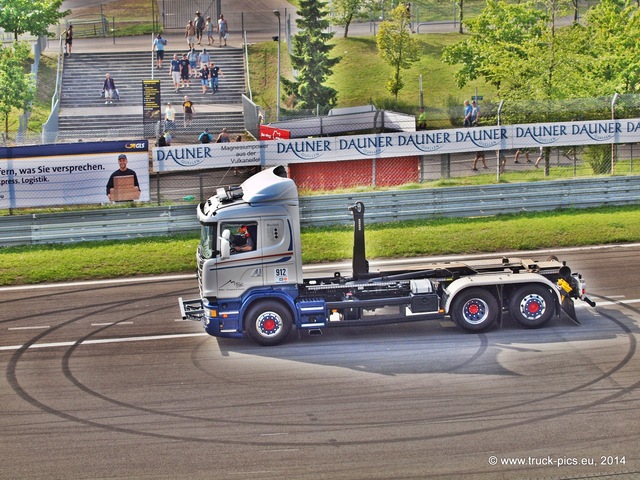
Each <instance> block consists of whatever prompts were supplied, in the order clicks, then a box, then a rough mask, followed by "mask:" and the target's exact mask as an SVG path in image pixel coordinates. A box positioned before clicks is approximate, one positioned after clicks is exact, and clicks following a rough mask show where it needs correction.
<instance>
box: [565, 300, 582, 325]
mask: <svg viewBox="0 0 640 480" xmlns="http://www.w3.org/2000/svg"><path fill="white" fill-rule="evenodd" d="M561 308H562V311H563V312H564V313H566V314H567V316H568V317H569V318H570V319H571V320H573V321H574V322H575V323H577V324H578V325H580V321H579V320H578V317H577V316H576V308H575V306H574V304H573V300H572V299H571V297H569V295H563V296H562V305H561Z"/></svg>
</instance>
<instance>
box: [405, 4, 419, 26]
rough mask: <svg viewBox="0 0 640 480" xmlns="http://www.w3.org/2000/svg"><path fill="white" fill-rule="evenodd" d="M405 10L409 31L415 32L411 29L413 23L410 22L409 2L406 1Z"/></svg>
mask: <svg viewBox="0 0 640 480" xmlns="http://www.w3.org/2000/svg"><path fill="white" fill-rule="evenodd" d="M404 8H405V11H406V15H407V20H408V21H409V30H411V33H416V32H415V31H414V30H413V24H412V23H411V2H407V4H406V5H405V7H404Z"/></svg>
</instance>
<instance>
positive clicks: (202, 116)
mask: <svg viewBox="0 0 640 480" xmlns="http://www.w3.org/2000/svg"><path fill="white" fill-rule="evenodd" d="M209 52H210V53H211V57H212V59H213V61H215V63H216V65H218V66H219V67H220V69H221V71H222V72H223V73H224V78H222V77H221V78H220V87H219V91H218V92H217V93H216V94H211V93H210V91H209V93H207V94H203V93H202V87H201V82H200V79H198V78H191V87H189V88H182V89H180V90H179V91H178V92H175V91H174V88H173V81H172V80H171V77H170V75H169V71H170V68H169V67H170V59H171V58H172V57H173V54H174V53H179V54H180V55H181V54H182V53H184V52H183V51H180V52H174V51H172V50H167V52H166V53H165V61H164V65H163V68H162V70H158V69H154V70H153V77H154V78H155V79H157V80H160V94H161V102H162V112H164V108H165V106H166V103H167V102H172V103H173V105H174V108H175V109H176V112H177V114H178V115H177V120H178V121H177V124H178V125H179V127H180V128H183V127H182V102H183V99H184V96H185V95H188V96H189V98H190V100H191V101H192V102H193V103H194V108H195V116H194V121H193V124H192V125H190V126H188V127H187V128H183V130H184V133H188V134H196V133H199V132H201V131H202V130H204V128H209V130H210V131H211V132H212V133H215V132H217V131H220V130H222V128H223V127H226V128H227V129H228V130H229V131H230V132H231V133H241V132H243V131H244V122H243V116H242V94H243V93H244V91H245V80H244V57H243V52H242V49H240V48H232V47H227V48H214V49H211V50H209ZM152 61H153V64H154V65H155V60H154V59H153V57H152V55H151V52H150V51H149V52H126V53H79V54H75V53H74V54H73V55H72V56H71V57H67V58H65V67H64V74H63V80H62V94H61V101H60V106H61V110H60V114H59V132H60V133H59V139H66V138H68V139H85V140H90V139H102V138H104V139H107V138H108V139H114V138H126V139H130V138H139V137H140V135H144V136H145V137H149V136H153V135H154V130H155V129H153V128H152V130H151V131H147V132H145V131H144V130H143V118H142V95H143V92H142V81H143V80H150V79H151V76H152V68H151V66H152ZM106 73H109V74H110V75H111V77H112V78H113V79H114V81H115V84H116V87H117V89H118V91H119V93H120V100H119V101H117V100H114V101H113V104H110V105H105V103H104V102H105V99H103V98H101V91H102V85H103V83H104V78H105V74H106ZM157 128H162V125H160V126H158V127H157ZM147 129H149V127H147Z"/></svg>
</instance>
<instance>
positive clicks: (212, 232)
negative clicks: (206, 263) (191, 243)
mask: <svg viewBox="0 0 640 480" xmlns="http://www.w3.org/2000/svg"><path fill="white" fill-rule="evenodd" d="M216 229H217V224H216V223H207V224H206V225H202V226H201V227H200V245H198V251H199V253H200V256H201V257H202V258H213V255H214V252H215V251H216V249H215V246H216Z"/></svg>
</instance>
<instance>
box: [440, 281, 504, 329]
mask: <svg viewBox="0 0 640 480" xmlns="http://www.w3.org/2000/svg"><path fill="white" fill-rule="evenodd" d="M498 313H499V310H498V300H496V297H494V296H493V295H492V294H491V292H489V291H487V290H485V289H484V288H470V289H468V290H463V291H462V292H460V293H459V294H458V296H457V297H456V298H455V299H454V301H453V303H452V305H451V310H450V312H449V314H450V315H451V318H452V319H453V321H454V322H456V323H457V324H458V325H459V326H460V327H461V328H463V329H464V330H466V331H468V332H483V331H485V330H487V329H488V328H489V327H490V326H491V325H493V324H494V322H495V321H496V320H497V319H498Z"/></svg>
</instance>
